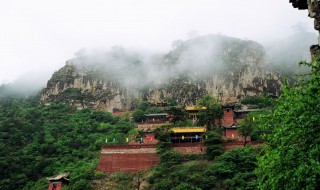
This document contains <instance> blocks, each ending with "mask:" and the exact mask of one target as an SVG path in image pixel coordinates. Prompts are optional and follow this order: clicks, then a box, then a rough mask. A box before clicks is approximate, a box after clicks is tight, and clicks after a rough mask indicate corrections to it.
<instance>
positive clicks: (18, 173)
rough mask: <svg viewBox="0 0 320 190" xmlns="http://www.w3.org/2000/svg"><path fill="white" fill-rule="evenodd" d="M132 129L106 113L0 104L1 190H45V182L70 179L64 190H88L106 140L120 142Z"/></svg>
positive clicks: (9, 102) (11, 102)
mask: <svg viewBox="0 0 320 190" xmlns="http://www.w3.org/2000/svg"><path fill="white" fill-rule="evenodd" d="M131 129H133V124H132V123H130V122H127V121H125V119H122V118H118V117H112V116H111V114H110V113H107V112H102V111H92V110H89V109H83V110H81V111H78V110H76V108H75V107H72V106H68V105H64V104H52V105H49V106H39V105H37V103H36V102H35V101H31V100H15V99H6V100H3V101H1V104H0V189H39V190H40V189H41V190H42V189H46V188H47V186H48V181H47V180H46V179H44V177H48V176H52V175H56V174H59V173H61V172H70V173H71V179H70V180H71V181H70V182H71V183H70V185H69V189H79V190H80V189H88V187H89V185H90V181H91V179H92V177H93V176H94V170H95V168H96V164H97V158H98V157H99V152H100V149H101V146H102V145H103V143H104V141H105V140H106V138H109V139H115V142H111V143H119V142H125V137H126V134H127V132H129V131H130V130H131Z"/></svg>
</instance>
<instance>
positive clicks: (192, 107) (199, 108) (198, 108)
mask: <svg viewBox="0 0 320 190" xmlns="http://www.w3.org/2000/svg"><path fill="white" fill-rule="evenodd" d="M205 109H207V108H206V107H200V106H189V107H186V110H187V111H192V110H205Z"/></svg>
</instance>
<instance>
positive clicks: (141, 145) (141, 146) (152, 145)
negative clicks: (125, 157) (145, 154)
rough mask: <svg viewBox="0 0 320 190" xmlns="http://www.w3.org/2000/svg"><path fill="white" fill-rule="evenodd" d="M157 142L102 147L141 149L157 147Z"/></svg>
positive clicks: (104, 147)
mask: <svg viewBox="0 0 320 190" xmlns="http://www.w3.org/2000/svg"><path fill="white" fill-rule="evenodd" d="M155 147H156V145H155V144H137V145H136V144H134V145H103V146H102V149H103V150H105V149H140V148H155Z"/></svg>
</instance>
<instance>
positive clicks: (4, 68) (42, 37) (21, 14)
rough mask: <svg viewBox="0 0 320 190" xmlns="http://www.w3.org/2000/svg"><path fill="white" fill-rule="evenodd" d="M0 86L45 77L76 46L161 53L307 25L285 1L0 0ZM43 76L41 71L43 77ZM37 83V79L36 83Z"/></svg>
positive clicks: (272, 36)
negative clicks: (202, 39)
mask: <svg viewBox="0 0 320 190" xmlns="http://www.w3.org/2000/svg"><path fill="white" fill-rule="evenodd" d="M0 2H1V4H0V5H1V6H0V84H1V83H6V82H10V81H13V80H15V79H16V78H17V77H19V76H21V75H25V74H32V76H33V77H39V79H40V78H41V76H44V75H45V76H47V74H48V73H52V72H53V71H56V70H58V69H59V68H60V67H62V66H63V65H64V64H65V61H66V60H68V59H70V58H72V57H73V55H74V53H75V52H77V51H78V50H80V49H81V48H87V49H92V48H101V47H103V48H109V47H112V46H114V45H122V46H124V47H129V48H141V49H148V50H152V51H161V52H167V51H169V50H170V47H171V43H172V41H174V40H177V39H182V40H185V39H188V38H190V36H192V35H195V34H198V35H205V34H217V33H220V34H224V35H228V36H234V37H238V38H241V39H252V40H256V41H259V42H264V41H268V40H276V39H279V38H285V37H286V36H288V35H290V34H292V33H293V31H292V29H291V27H292V26H293V25H295V24H297V23H298V22H305V23H307V26H308V29H309V30H310V31H312V28H313V20H312V19H310V18H309V17H308V16H307V11H299V10H297V9H294V8H293V7H292V6H291V4H289V0H268V1H266V0H73V1H71V0H51V1H49V0H28V1H26V0H0ZM41 73H42V74H41ZM41 80H42V79H41Z"/></svg>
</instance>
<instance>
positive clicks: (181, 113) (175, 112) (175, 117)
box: [167, 107, 188, 126]
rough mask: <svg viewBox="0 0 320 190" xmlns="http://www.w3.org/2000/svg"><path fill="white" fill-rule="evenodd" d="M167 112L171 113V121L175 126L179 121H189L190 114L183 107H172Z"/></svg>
mask: <svg viewBox="0 0 320 190" xmlns="http://www.w3.org/2000/svg"><path fill="white" fill-rule="evenodd" d="M167 112H168V114H169V118H170V123H173V125H174V126H176V125H177V123H178V122H185V121H187V117H188V114H187V112H186V111H185V110H182V109H181V108H177V107H171V108H170V109H169V110H168V111H167Z"/></svg>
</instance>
